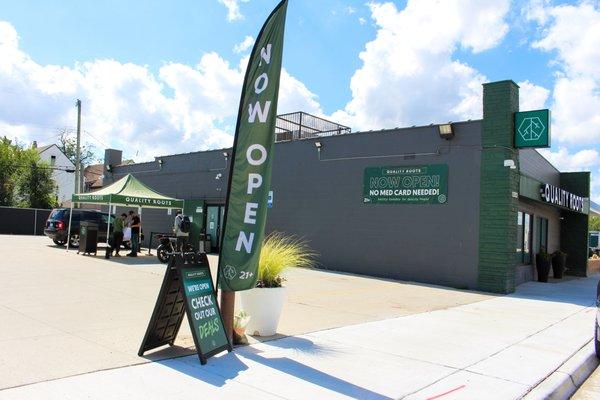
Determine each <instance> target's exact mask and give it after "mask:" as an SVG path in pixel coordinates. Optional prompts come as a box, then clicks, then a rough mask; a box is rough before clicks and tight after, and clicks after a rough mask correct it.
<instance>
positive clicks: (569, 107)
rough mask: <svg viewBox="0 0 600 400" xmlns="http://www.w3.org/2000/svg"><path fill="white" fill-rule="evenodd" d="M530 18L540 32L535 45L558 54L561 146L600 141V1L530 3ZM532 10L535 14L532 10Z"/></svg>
mask: <svg viewBox="0 0 600 400" xmlns="http://www.w3.org/2000/svg"><path fill="white" fill-rule="evenodd" d="M527 10H528V11H530V12H529V13H527V15H528V17H529V18H530V19H532V20H534V21H536V22H537V23H538V25H539V27H540V29H541V32H542V34H541V38H540V39H539V40H537V41H535V42H534V43H533V44H532V46H533V47H534V48H537V49H540V50H542V51H546V52H552V53H554V54H555V55H556V59H555V60H554V63H553V65H556V66H557V68H558V71H557V79H556V82H555V86H554V92H553V98H552V100H553V105H552V112H553V136H554V138H556V139H557V140H559V141H560V142H562V143H570V144H575V145H582V144H583V145H590V144H592V143H598V142H600V113H598V110H600V8H598V3H595V2H591V1H582V2H581V3H580V4H577V5H558V6H551V5H549V4H548V3H547V2H540V1H534V2H532V3H530V4H529V6H528V8H527ZM531 10H533V11H531Z"/></svg>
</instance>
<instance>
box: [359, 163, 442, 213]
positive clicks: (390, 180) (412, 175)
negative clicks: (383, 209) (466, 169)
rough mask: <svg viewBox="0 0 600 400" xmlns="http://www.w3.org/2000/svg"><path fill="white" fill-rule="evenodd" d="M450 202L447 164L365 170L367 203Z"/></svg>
mask: <svg viewBox="0 0 600 400" xmlns="http://www.w3.org/2000/svg"><path fill="white" fill-rule="evenodd" d="M447 201H448V165H447V164H429V165H413V166H392V167H367V168H365V173H364V178H363V203H368V204H444V203H446V202H447Z"/></svg>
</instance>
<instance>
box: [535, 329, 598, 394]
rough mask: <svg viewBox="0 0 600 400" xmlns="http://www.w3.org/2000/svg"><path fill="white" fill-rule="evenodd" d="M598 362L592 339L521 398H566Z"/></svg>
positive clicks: (575, 389) (592, 370)
mask: <svg viewBox="0 0 600 400" xmlns="http://www.w3.org/2000/svg"><path fill="white" fill-rule="evenodd" d="M598 364H599V360H598V358H597V357H596V352H595V350H594V340H593V339H592V340H591V341H589V342H588V343H587V344H586V345H585V346H583V347H582V348H581V349H580V350H579V351H577V353H575V354H573V355H572V356H571V357H570V358H569V359H568V360H567V361H565V362H564V363H563V365H561V366H560V367H559V368H558V369H557V370H556V371H554V372H553V373H552V374H550V375H549V376H548V377H547V378H546V379H544V380H543V381H541V382H540V383H539V384H538V385H537V386H535V387H534V388H533V389H532V390H531V391H530V392H529V393H527V395H525V396H524V397H523V399H524V400H537V399H550V400H564V399H568V398H569V397H571V396H572V395H573V393H575V392H576V391H577V389H579V387H580V386H581V385H582V384H583V382H585V380H586V379H587V378H588V377H589V376H590V375H591V374H592V372H594V370H595V369H596V368H597V367H598Z"/></svg>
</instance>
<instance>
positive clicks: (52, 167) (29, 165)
mask: <svg viewBox="0 0 600 400" xmlns="http://www.w3.org/2000/svg"><path fill="white" fill-rule="evenodd" d="M5 167H13V168H37V169H50V170H53V171H65V172H69V173H72V172H75V169H73V168H69V167H56V166H51V165H38V164H9V165H7V166H5Z"/></svg>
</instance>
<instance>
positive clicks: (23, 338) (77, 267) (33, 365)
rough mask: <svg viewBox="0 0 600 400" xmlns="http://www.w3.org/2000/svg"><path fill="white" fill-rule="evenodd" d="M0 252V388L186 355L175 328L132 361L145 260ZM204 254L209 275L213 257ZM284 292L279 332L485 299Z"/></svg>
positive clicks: (150, 294)
mask: <svg viewBox="0 0 600 400" xmlns="http://www.w3.org/2000/svg"><path fill="white" fill-rule="evenodd" d="M0 254H2V261H0V293H2V296H1V297H0V320H1V321H3V323H2V329H0V389H4V388H9V387H15V386H20V385H27V384H30V383H35V382H41V381H47V380H52V379H57V378H61V377H67V376H73V375H79V374H83V373H87V372H92V371H98V370H106V369H112V368H117V367H123V366H128V365H135V364H141V363H146V362H149V361H151V360H156V359H165V358H173V357H177V356H181V355H186V354H191V353H192V351H193V350H192V349H191V346H193V341H192V338H191V335H190V332H189V326H188V325H187V323H186V322H184V323H183V325H182V329H181V331H180V333H179V336H178V338H177V341H176V345H175V346H174V347H173V348H167V349H164V350H160V351H158V352H156V353H153V354H152V355H150V356H148V357H144V358H141V357H138V356H137V351H138V348H139V345H140V342H141V340H142V337H143V335H144V332H145V329H146V325H147V323H148V320H149V318H150V314H151V312H152V309H153V307H154V302H155V300H156V297H157V295H158V290H159V288H160V285H161V282H162V278H163V274H164V271H165V265H164V264H160V263H159V262H158V260H157V259H156V257H155V256H140V257H138V258H136V259H131V258H128V257H122V258H111V259H110V260H105V259H104V258H103V257H101V256H100V255H98V256H97V257H93V256H84V255H79V254H77V253H76V251H73V250H71V251H68V252H67V251H66V250H65V248H59V247H57V246H55V245H54V244H53V243H52V241H50V240H49V239H47V238H45V237H32V236H10V235H0ZM209 258H210V261H211V266H212V267H213V270H214V267H216V261H217V257H216V256H210V257H209ZM213 273H214V272H213ZM287 287H288V298H287V302H286V304H285V306H284V311H283V315H282V319H281V323H280V327H279V333H280V334H281V335H298V334H305V333H309V332H315V331H322V330H325V329H330V328H336V327H342V326H348V325H354V324H359V323H363V322H367V321H377V320H383V319H387V318H392V317H399V316H405V315H411V314H418V313H425V312H428V311H433V310H441V309H446V308H451V307H455V306H458V305H462V304H470V303H475V302H479V301H482V300H486V299H490V298H493V297H494V296H492V295H489V294H482V293H477V292H469V291H461V290H453V289H449V288H442V287H436V286H430V285H422V284H411V283H406V282H396V281H390V280H383V279H373V278H368V277H361V276H353V275H349V274H341V273H335V272H328V271H321V270H307V269H292V270H290V272H289V273H288V275H287ZM357 299H360V301H357Z"/></svg>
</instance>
